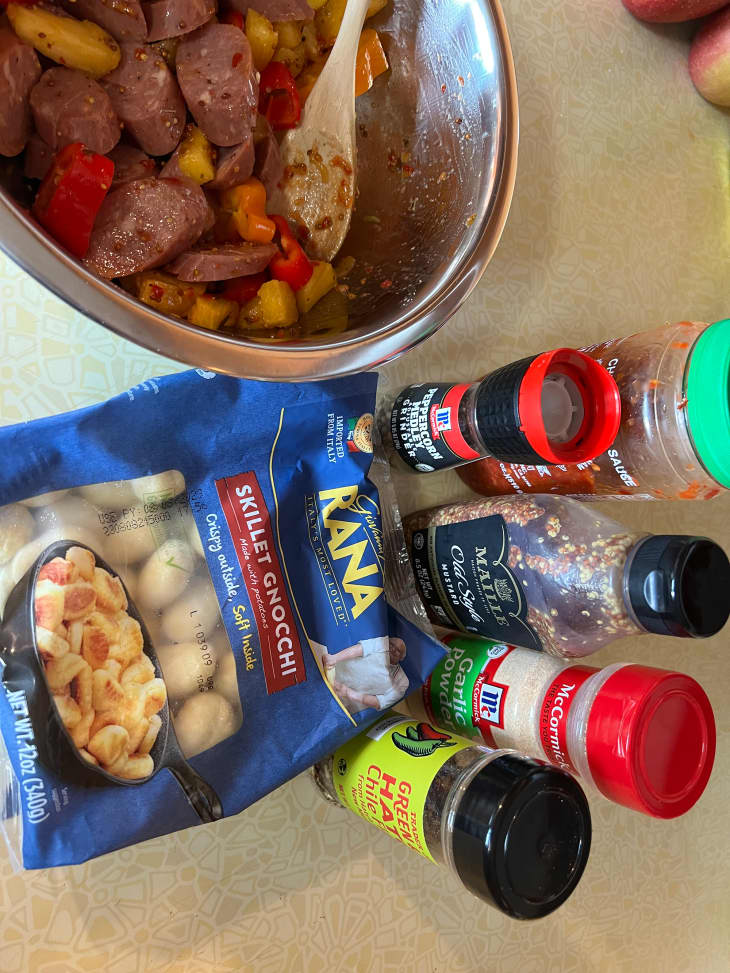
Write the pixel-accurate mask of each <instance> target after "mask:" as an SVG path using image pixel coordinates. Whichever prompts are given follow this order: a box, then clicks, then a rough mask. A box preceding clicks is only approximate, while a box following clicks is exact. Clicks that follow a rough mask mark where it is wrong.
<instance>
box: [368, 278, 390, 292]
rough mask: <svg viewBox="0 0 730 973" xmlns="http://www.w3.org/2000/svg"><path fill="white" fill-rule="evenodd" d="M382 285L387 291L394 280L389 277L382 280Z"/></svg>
mask: <svg viewBox="0 0 730 973" xmlns="http://www.w3.org/2000/svg"><path fill="white" fill-rule="evenodd" d="M363 283H364V282H363ZM380 286H381V288H382V289H383V290H384V291H387V290H388V288H389V287H392V286H393V281H392V280H390V278H388V280H384V281H381V283H380Z"/></svg>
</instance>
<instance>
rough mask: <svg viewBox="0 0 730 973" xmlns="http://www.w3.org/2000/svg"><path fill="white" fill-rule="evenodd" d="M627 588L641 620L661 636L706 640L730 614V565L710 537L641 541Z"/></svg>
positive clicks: (630, 564) (659, 536)
mask: <svg viewBox="0 0 730 973" xmlns="http://www.w3.org/2000/svg"><path fill="white" fill-rule="evenodd" d="M624 585H625V597H626V598H627V600H628V602H629V605H630V607H631V609H632V611H633V613H634V616H635V618H636V621H638V623H639V624H640V625H641V626H642V627H643V628H645V629H646V630H647V631H648V632H655V633H656V634H657V635H678V636H680V637H682V638H707V637H708V636H709V635H715V633H716V632H719V631H720V629H721V628H722V627H723V625H724V624H725V622H726V621H727V620H728V616H730V598H729V597H728V591H730V562H729V561H728V559H727V555H726V554H725V552H724V551H723V549H722V548H721V547H720V546H719V544H716V543H715V542H714V541H711V540H709V539H708V538H707V537H692V536H687V535H684V534H654V535H652V536H649V537H647V538H646V539H645V540H643V541H639V543H638V544H637V545H636V547H635V548H634V549H633V551H632V552H631V554H630V556H629V559H628V563H627V574H626V575H625V578H624Z"/></svg>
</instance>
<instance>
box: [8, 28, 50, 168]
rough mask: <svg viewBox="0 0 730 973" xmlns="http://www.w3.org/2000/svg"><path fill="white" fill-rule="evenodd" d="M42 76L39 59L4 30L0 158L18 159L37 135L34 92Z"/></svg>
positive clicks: (33, 52)
mask: <svg viewBox="0 0 730 973" xmlns="http://www.w3.org/2000/svg"><path fill="white" fill-rule="evenodd" d="M40 76H41V65H40V61H39V60H38V55H37V54H36V52H35V51H34V50H33V48H32V47H30V45H29V44H24V43H23V42H22V41H21V40H20V39H19V38H18V37H16V36H15V34H14V33H13V32H12V30H8V28H7V27H0V155H6V156H8V157H11V156H14V155H18V153H19V152H22V151H23V149H24V148H25V143H26V142H27V141H28V139H29V138H30V134H31V132H32V131H33V121H32V119H31V114H30V92H31V89H32V88H33V87H34V85H35V84H36V83H37V81H38V78H40Z"/></svg>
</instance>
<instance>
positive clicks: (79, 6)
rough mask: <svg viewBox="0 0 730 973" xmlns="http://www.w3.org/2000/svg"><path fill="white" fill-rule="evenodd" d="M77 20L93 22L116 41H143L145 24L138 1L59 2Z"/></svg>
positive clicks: (90, 0)
mask: <svg viewBox="0 0 730 973" xmlns="http://www.w3.org/2000/svg"><path fill="white" fill-rule="evenodd" d="M60 3H61V6H62V7H63V9H64V10H66V11H68V13H70V14H73V15H74V17H78V18H79V20H93V21H94V23H95V24H98V25H99V26H100V27H103V28H104V30H107V31H109V33H110V34H111V35H112V37H116V39H117V40H118V41H143V40H144V39H145V38H146V37H147V23H146V21H145V19H144V14H143V13H142V4H141V3H139V0H60Z"/></svg>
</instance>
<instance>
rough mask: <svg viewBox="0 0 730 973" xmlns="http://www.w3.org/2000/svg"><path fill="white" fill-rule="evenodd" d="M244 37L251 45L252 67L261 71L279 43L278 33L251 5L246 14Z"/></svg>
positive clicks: (267, 19) (266, 18)
mask: <svg viewBox="0 0 730 973" xmlns="http://www.w3.org/2000/svg"><path fill="white" fill-rule="evenodd" d="M245 34H246V38H247V39H248V42H249V44H250V45H251V54H252V56H253V63H254V67H255V68H256V70H257V71H263V70H264V68H265V67H266V65H267V64H268V63H269V61H270V60H271V56H272V54H273V53H274V51H275V50H276V45H277V44H278V43H279V35H278V33H277V31H276V30H275V29H274V25H273V24H272V23H271V21H270V20H269V18H268V17H264V15H263V14H260V13H259V12H258V11H257V10H254V9H253V7H249V8H248V12H247V14H246V29H245Z"/></svg>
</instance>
